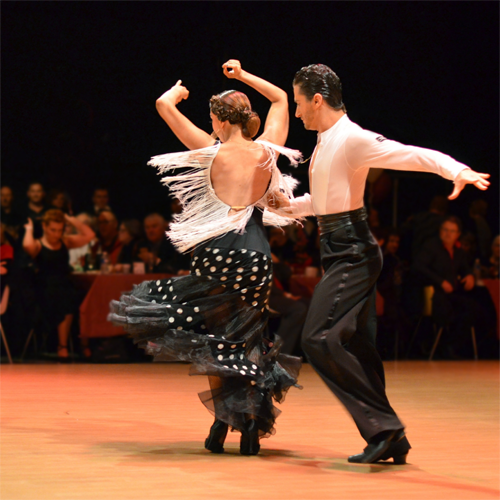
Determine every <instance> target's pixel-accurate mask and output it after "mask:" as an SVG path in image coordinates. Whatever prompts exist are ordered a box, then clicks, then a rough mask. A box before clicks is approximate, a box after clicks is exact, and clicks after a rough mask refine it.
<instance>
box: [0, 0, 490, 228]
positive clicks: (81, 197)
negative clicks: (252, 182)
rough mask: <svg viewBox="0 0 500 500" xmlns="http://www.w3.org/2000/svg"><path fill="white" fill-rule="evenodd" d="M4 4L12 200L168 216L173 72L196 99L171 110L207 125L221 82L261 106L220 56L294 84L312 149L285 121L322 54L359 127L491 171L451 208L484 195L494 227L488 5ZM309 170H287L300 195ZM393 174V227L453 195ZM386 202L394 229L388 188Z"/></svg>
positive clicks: (5, 129)
mask: <svg viewBox="0 0 500 500" xmlns="http://www.w3.org/2000/svg"><path fill="white" fill-rule="evenodd" d="M1 10H2V40H1V41H2V161H3V165H2V166H3V168H2V182H3V183H4V184H7V183H8V184H11V185H12V187H13V188H14V189H15V192H16V195H17V201H18V203H21V202H24V192H25V189H26V187H27V185H28V183H29V182H30V181H33V180H40V181H41V182H43V183H44V185H45V186H46V189H49V188H51V187H60V188H64V189H66V190H67V191H68V192H69V194H70V195H71V197H72V198H73V201H74V206H75V209H76V210H77V211H78V210H82V209H85V208H88V207H89V205H90V197H91V193H92V190H93V188H94V187H95V186H96V185H102V184H104V185H106V186H108V187H109V189H110V192H111V205H112V206H113V207H114V208H116V209H117V211H118V213H119V215H121V216H125V217H130V216H143V215H145V214H146V213H147V212H149V211H152V210H159V211H163V212H165V211H166V210H168V208H167V206H168V200H167V195H168V191H167V189H166V188H165V187H162V186H161V185H160V184H159V182H158V179H157V177H156V173H155V171H154V170H153V169H152V168H151V167H148V166H147V165H146V163H147V161H148V159H149V158H150V157H151V156H153V155H156V154H161V153H167V152H172V151H175V150H181V149H185V148H184V147H183V146H182V145H181V144H180V143H179V141H178V140H177V139H176V138H175V137H174V135H173V134H172V132H171V131H170V130H169V129H168V127H167V126H166V125H165V124H164V123H163V122H162V120H161V119H160V117H159V116H158V115H157V113H156V110H155V100H156V98H157V97H159V96H160V95H161V94H162V93H163V92H164V91H165V90H167V89H168V88H169V87H170V86H172V85H173V84H174V83H175V82H176V80H177V79H179V78H180V79H182V80H183V83H184V84H185V85H186V86H187V88H188V89H189V90H190V92H191V94H190V98H189V100H188V101H186V102H183V103H182V104H181V105H180V106H179V108H180V110H181V111H182V112H183V113H185V114H186V115H187V116H188V117H189V118H190V119H192V121H194V123H196V124H197V125H198V126H200V127H202V128H204V129H205V130H207V131H209V132H211V127H210V123H209V111H208V99H209V97H210V96H211V95H212V94H215V93H218V92H221V91H222V90H225V89H229V88H237V89H240V90H243V91H245V92H247V93H248V95H249V97H250V99H251V100H252V103H253V105H254V107H255V108H256V110H257V111H258V112H259V113H260V114H261V117H264V116H265V114H266V111H267V109H268V105H267V103H266V100H265V99H263V98H261V97H260V96H259V95H258V94H256V93H255V92H254V91H253V90H252V89H248V88H246V87H245V86H244V85H243V84H241V83H239V82H235V81H234V80H227V79H226V78H225V77H224V76H223V75H222V70H221V65H222V64H223V63H224V62H225V61H226V60H227V59H229V58H235V59H240V60H241V62H242V66H243V68H244V69H247V70H248V71H250V72H252V73H255V74H257V75H259V76H261V77H263V78H265V79H268V80H269V81H271V82H273V83H275V84H276V85H278V86H280V87H282V88H284V89H285V90H286V91H287V92H288V94H289V98H290V113H291V115H292V118H291V122H290V133H289V138H288V142H287V145H288V146H290V147H293V148H297V149H301V150H302V151H303V153H304V155H305V157H308V156H309V155H310V154H311V152H312V150H313V148H314V144H315V141H316V135H315V134H314V133H312V132H307V131H304V129H303V126H302V122H301V121H300V120H297V119H295V118H293V113H294V108H293V95H292V88H291V82H292V79H293V76H294V73H295V72H296V71H297V70H298V69H300V68H301V67H302V66H305V65H308V64H311V63H318V62H321V63H324V64H327V65H329V66H330V67H332V69H334V71H336V72H337V74H338V75H339V76H340V78H341V79H342V82H343V87H344V102H345V103H346V105H347V110H348V113H349V116H350V118H351V120H353V121H355V122H357V123H358V124H359V125H361V126H362V127H363V128H367V129H370V130H374V131H376V132H378V133H381V134H383V135H385V136H386V137H388V138H391V139H395V140H398V141H401V142H403V143H407V144H413V145H417V146H422V147H428V148H432V149H437V150H439V151H443V152H445V153H447V154H449V155H451V156H453V157H454V158H456V159H457V160H459V161H461V162H463V163H466V164H468V165H470V166H471V167H472V168H474V169H476V170H479V171H483V172H488V173H490V174H491V175H492V179H491V180H492V186H491V188H490V189H489V191H488V192H486V193H482V192H480V191H478V190H476V189H475V188H473V187H470V186H468V187H467V188H466V189H465V191H464V192H463V194H462V195H461V197H460V198H459V200H458V201H456V202H453V203H452V204H451V206H450V211H451V212H452V213H455V214H458V215H461V216H462V217H464V216H465V214H466V213H467V207H468V204H469V203H470V202H471V201H472V200H474V199H476V198H480V197H483V198H485V199H486V200H487V201H488V203H489V207H490V208H489V214H488V219H489V222H490V224H491V225H492V227H493V232H494V233H496V232H498V229H497V228H498V177H499V176H498V165H499V154H498V153H499V152H498V137H499V130H498V128H499V127H498V111H499V99H498V94H499V81H498V80H499V78H498V75H499V67H498V65H499V64H498V63H499V53H498V42H499V33H498V19H499V4H498V2H479V1H474V2H6V1H3V2H1ZM281 166H282V167H283V168H284V169H285V170H286V169H287V167H286V165H285V164H283V165H281ZM306 171H307V165H302V166H301V167H299V169H298V170H295V171H294V175H296V176H297V177H298V178H300V179H301V180H302V181H303V182H302V184H301V187H300V190H301V191H304V190H307V189H308V186H307V175H306ZM389 175H390V176H391V178H392V179H393V180H394V178H395V177H396V176H399V196H398V200H399V222H403V221H404V220H405V218H406V217H407V216H408V215H410V214H411V213H415V212H419V211H422V210H425V209H426V208H427V205H428V203H429V201H430V199H431V198H432V196H433V195H434V194H449V193H450V192H451V189H452V184H451V183H450V182H449V181H445V180H442V179H440V178H438V177H437V176H433V175H430V174H429V175H427V174H398V173H393V172H389ZM384 203H385V205H386V207H388V208H387V210H386V212H385V214H386V215H385V217H386V220H384V221H383V223H384V224H389V223H390V219H389V220H387V218H388V217H390V209H391V206H392V194H390V193H389V195H388V196H387V198H386V200H385V202H384ZM387 214H389V215H387Z"/></svg>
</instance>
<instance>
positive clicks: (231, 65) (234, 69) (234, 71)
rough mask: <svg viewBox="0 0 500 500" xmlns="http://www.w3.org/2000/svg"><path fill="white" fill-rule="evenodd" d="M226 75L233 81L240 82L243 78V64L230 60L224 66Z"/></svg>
mask: <svg viewBox="0 0 500 500" xmlns="http://www.w3.org/2000/svg"><path fill="white" fill-rule="evenodd" d="M222 68H223V71H224V74H225V75H226V76H227V77H228V78H231V79H233V78H234V79H235V80H239V79H240V77H241V63H240V61H237V60H236V59H229V61H227V62H225V63H224V64H223V65H222Z"/></svg>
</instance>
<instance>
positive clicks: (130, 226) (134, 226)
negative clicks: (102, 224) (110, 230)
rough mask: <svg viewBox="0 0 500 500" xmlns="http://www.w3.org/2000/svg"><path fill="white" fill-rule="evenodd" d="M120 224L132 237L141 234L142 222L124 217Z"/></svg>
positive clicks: (134, 237)
mask: <svg viewBox="0 0 500 500" xmlns="http://www.w3.org/2000/svg"><path fill="white" fill-rule="evenodd" d="M122 224H123V225H124V226H125V228H126V229H127V231H128V232H129V234H130V236H132V238H133V239H137V238H140V237H141V236H142V223H141V222H140V221H138V220H137V219H124V220H122Z"/></svg>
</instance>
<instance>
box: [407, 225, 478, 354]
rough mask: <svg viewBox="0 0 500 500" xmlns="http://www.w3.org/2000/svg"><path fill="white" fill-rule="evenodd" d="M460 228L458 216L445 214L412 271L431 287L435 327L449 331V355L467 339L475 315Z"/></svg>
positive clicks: (457, 349) (454, 352)
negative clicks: (461, 246) (461, 244)
mask: <svg viewBox="0 0 500 500" xmlns="http://www.w3.org/2000/svg"><path fill="white" fill-rule="evenodd" d="M461 230H462V224H461V222H460V220H459V219H458V217H455V216H448V217H446V218H445V220H444V222H443V223H442V224H441V228H440V231H439V237H438V238H434V239H431V240H429V241H428V242H427V243H426V244H425V245H424V246H423V248H422V249H421V252H420V253H419V254H418V257H417V259H416V261H415V270H416V271H417V272H418V273H420V275H421V276H422V277H423V278H424V280H425V282H426V284H428V285H432V286H433V287H434V295H433V298H432V317H433V319H434V321H435V322H436V324H437V325H438V326H439V327H441V326H443V327H444V326H449V327H450V330H451V331H452V332H453V335H452V336H449V337H448V349H449V353H450V354H451V356H452V357H453V356H455V355H457V354H458V353H459V351H460V349H461V348H462V347H463V345H464V340H465V339H468V338H470V329H471V326H473V325H474V316H475V315H474V310H475V302H474V300H473V298H472V295H471V293H470V292H471V291H472V289H473V288H474V276H473V274H472V270H471V268H470V267H469V265H468V264H467V258H466V255H465V252H464V251H463V250H462V249H461V248H460V246H458V240H459V238H460V233H461ZM452 339H453V340H452Z"/></svg>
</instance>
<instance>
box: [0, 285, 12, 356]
mask: <svg viewBox="0 0 500 500" xmlns="http://www.w3.org/2000/svg"><path fill="white" fill-rule="evenodd" d="M9 295H10V288H9V286H8V285H7V286H6V287H5V289H4V291H3V295H2V301H1V302H0V316H3V315H4V314H5V312H6V311H7V306H8V304H9ZM0 330H1V331H2V340H3V345H4V346H5V350H6V351H7V357H8V358H9V363H10V364H12V363H13V361H12V356H11V355H10V349H9V343H8V342H7V337H6V336H5V331H4V329H3V325H2V321H1V320H0Z"/></svg>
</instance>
